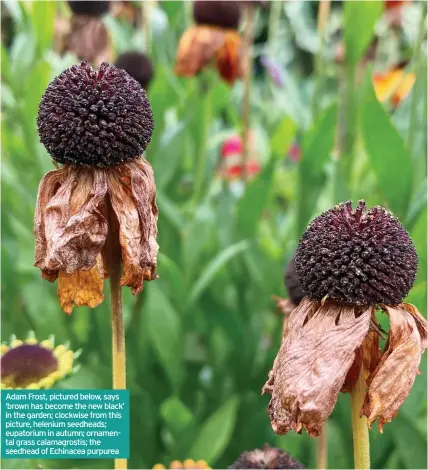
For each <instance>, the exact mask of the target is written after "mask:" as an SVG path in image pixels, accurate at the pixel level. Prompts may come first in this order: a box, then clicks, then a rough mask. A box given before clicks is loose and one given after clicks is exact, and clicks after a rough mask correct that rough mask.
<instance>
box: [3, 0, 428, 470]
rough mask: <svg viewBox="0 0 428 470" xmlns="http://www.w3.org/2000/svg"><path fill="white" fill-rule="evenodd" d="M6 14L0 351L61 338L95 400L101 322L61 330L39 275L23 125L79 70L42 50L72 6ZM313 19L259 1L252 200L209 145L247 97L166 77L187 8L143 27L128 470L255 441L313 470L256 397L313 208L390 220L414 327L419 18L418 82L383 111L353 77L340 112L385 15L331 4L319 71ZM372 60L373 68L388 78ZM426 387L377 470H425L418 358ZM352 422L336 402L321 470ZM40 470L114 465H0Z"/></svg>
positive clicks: (290, 6)
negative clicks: (153, 213)
mask: <svg viewBox="0 0 428 470" xmlns="http://www.w3.org/2000/svg"><path fill="white" fill-rule="evenodd" d="M3 4H4V5H2V9H3V8H4V7H6V8H7V11H8V14H9V15H10V16H11V18H12V26H13V27H12V32H13V38H12V40H11V43H10V45H9V46H8V47H7V48H6V47H5V46H4V45H2V55H1V70H2V84H1V86H2V94H1V98H2V154H3V165H2V194H1V195H2V213H1V214H2V281H3V282H2V300H3V302H2V338H3V339H6V338H7V337H8V336H9V335H10V334H12V333H16V334H17V335H18V336H22V335H24V334H25V333H26V332H27V331H28V330H30V329H33V330H34V331H35V332H36V333H37V335H38V336H39V337H45V336H47V335H49V334H51V333H53V334H55V335H56V337H57V338H58V340H61V341H65V340H70V341H71V342H72V346H73V347H74V348H76V349H77V348H80V347H81V348H83V351H84V352H83V354H82V356H81V362H82V368H81V370H80V371H79V373H78V374H77V375H76V376H74V377H73V378H71V379H69V380H68V381H66V382H64V383H63V384H62V387H65V388H101V387H102V388H109V386H110V384H111V370H110V361H111V357H110V355H111V339H110V338H111V336H110V335H111V330H110V316H109V306H108V302H107V301H105V302H104V303H103V304H102V305H101V306H100V307H99V308H97V309H95V310H89V309H86V308H80V309H76V310H75V311H74V312H73V314H72V315H71V317H68V316H66V315H65V314H63V313H62V312H61V310H60V307H59V305H58V301H57V298H56V286H55V285H51V284H49V283H48V282H47V281H44V280H42V279H41V277H40V273H39V271H38V270H37V269H36V268H34V267H33V262H34V261H33V247H34V240H33V232H32V230H33V227H32V226H33V213H34V207H35V201H36V193H37V187H38V184H39V181H40V179H41V177H42V176H43V174H44V173H45V172H47V171H49V170H50V169H51V168H52V164H51V161H50V158H49V156H48V155H47V153H46V151H45V149H44V148H43V146H42V145H41V144H40V143H39V141H38V135H37V128H36V115H37V107H38V103H39V100H40V97H41V95H42V93H43V91H44V89H45V87H46V85H47V84H48V83H49V81H50V80H51V79H52V78H53V77H54V76H55V75H57V74H58V73H59V72H61V71H62V70H63V69H65V68H66V67H68V66H69V65H71V64H73V63H75V62H76V58H75V57H73V56H71V55H67V56H65V57H62V58H60V57H58V56H57V55H56V54H55V53H54V52H53V49H52V41H53V31H54V21H55V15H56V10H57V8H63V9H66V5H64V4H61V3H55V2H42V1H39V2H32V3H30V2H28V3H19V2H15V1H5V2H3ZM316 7H317V3H316V2H285V3H283V2H272V5H271V7H270V9H268V10H265V11H259V12H258V14H257V25H256V26H257V31H258V34H259V35H262V36H263V35H264V36H265V37H267V40H266V41H265V42H261V43H258V44H257V45H256V48H255V52H256V54H257V55H258V56H259V55H267V56H269V57H270V58H271V59H272V60H274V61H275V62H276V64H277V66H278V67H279V69H280V70H281V74H282V77H283V79H284V84H283V86H278V85H276V84H275V82H274V81H273V80H272V79H271V78H270V76H269V75H268V74H267V73H266V71H265V70H264V69H262V68H261V67H260V66H258V68H257V73H256V76H255V79H254V83H253V88H252V122H253V126H252V127H253V131H254V133H255V135H256V142H257V147H258V149H259V154H260V159H261V162H262V165H263V171H262V172H261V174H260V175H258V177H257V178H256V179H255V180H254V181H252V182H250V183H249V184H248V185H247V187H246V188H244V187H243V186H242V185H241V186H240V185H239V183H236V182H235V183H234V184H229V183H228V182H224V181H221V180H220V179H219V177H218V175H217V168H218V163H219V146H220V144H221V142H222V141H223V140H224V139H225V138H226V137H228V136H230V135H232V134H236V133H239V132H240V130H241V129H240V118H239V114H240V104H241V102H242V84H240V83H237V84H236V85H235V87H234V88H232V89H231V88H229V87H227V86H226V85H225V84H224V83H222V82H220V81H219V79H218V78H217V76H216V74H215V73H213V71H207V72H206V73H204V74H202V75H201V76H200V77H195V78H193V79H188V80H183V79H177V78H176V77H175V76H174V75H173V72H172V69H173V64H174V57H175V51H176V47H177V42H178V39H179V37H180V35H181V33H182V32H183V30H184V28H185V27H186V25H188V24H189V5H188V4H185V3H183V2H168V1H163V2H162V3H161V6H160V7H158V8H156V10H154V13H153V15H152V17H151V26H152V34H153V37H152V51H151V55H152V57H153V60H154V64H155V80H154V82H153V83H152V86H151V88H150V90H149V98H150V101H151V103H152V106H153V110H154V115H155V118H156V129H155V133H154V136H153V141H152V144H151V145H150V147H149V149H148V152H147V158H148V159H149V160H150V162H151V163H152V165H153V167H154V169H155V174H156V178H157V191H158V205H159V244H160V255H159V274H160V279H159V280H158V281H156V282H152V283H147V284H146V285H145V290H144V294H143V296H142V298H141V299H138V298H134V297H132V295H130V293H129V292H128V291H127V290H126V291H125V292H124V295H125V321H126V333H127V354H128V360H127V372H128V387H129V389H130V390H131V400H132V404H131V407H132V408H131V409H132V413H131V458H130V463H129V466H130V468H149V467H151V466H153V465H154V464H155V463H157V462H162V463H164V464H169V462H170V461H171V460H173V459H185V458H193V459H205V460H207V461H208V462H209V463H210V465H212V466H216V467H217V468H222V467H223V468H224V467H227V466H228V465H230V464H231V463H232V462H233V461H234V460H235V459H236V458H237V457H238V455H239V454H240V453H241V452H243V451H245V450H250V449H253V448H257V447H261V446H262V445H263V444H264V443H269V444H270V445H274V446H280V447H283V448H284V449H286V450H287V451H289V452H290V453H291V454H292V455H294V456H295V457H296V458H297V459H299V460H300V461H301V462H303V463H304V464H305V465H306V466H307V467H308V468H313V467H314V466H315V440H314V439H311V438H309V437H308V436H307V435H302V436H299V435H296V434H293V433H289V434H288V435H286V436H282V437H279V436H277V435H275V434H274V433H273V431H272V430H271V427H270V422H269V418H268V415H267V412H266V408H267V404H268V401H269V397H266V396H263V397H262V396H260V391H261V388H262V386H263V384H264V382H265V380H266V379H267V374H268V371H269V370H270V367H271V365H272V362H273V359H274V357H275V355H276V351H277V349H278V346H279V342H280V336H281V328H282V319H281V318H280V317H279V316H278V315H277V314H276V313H275V305H274V302H273V300H272V294H277V295H281V296H285V295H286V292H285V290H284V286H283V269H284V266H285V263H286V261H287V260H289V259H290V258H291V256H292V255H293V252H294V249H295V247H296V244H297V241H298V239H299V237H300V235H301V234H302V231H303V230H304V228H305V226H306V224H307V223H308V222H309V221H310V219H311V218H312V217H313V216H314V215H316V214H318V213H319V212H320V211H321V210H326V209H328V208H330V207H331V206H333V205H334V204H336V203H338V202H340V201H341V200H343V199H348V198H349V199H353V200H354V201H356V200H358V199H363V198H364V199H366V201H367V203H368V206H372V205H376V204H381V205H384V206H386V207H388V208H390V209H391V210H392V211H394V213H395V214H396V215H397V216H399V217H400V219H401V220H402V221H403V223H404V225H405V226H406V228H407V229H408V231H409V232H410V233H411V235H412V237H413V240H414V242H415V244H416V246H417V250H418V253H419V257H420V269H419V273H418V278H417V282H416V284H415V287H414V289H413V290H412V292H411V294H410V296H409V299H408V300H409V301H410V302H414V303H415V304H416V305H417V306H418V308H419V309H420V310H421V311H422V312H424V311H425V307H426V287H427V284H426V280H427V272H426V264H427V259H426V240H427V233H426V230H427V204H426V133H425V130H426V101H427V88H426V77H427V75H426V50H425V49H424V47H423V43H421V42H420V41H419V42H418V40H417V34H415V29H417V28H418V25H419V24H422V23H421V22H420V20H417V18H420V17H421V15H422V6H421V4H418V3H416V2H414V4H413V5H410V6H409V7H408V8H410V11H409V13H408V14H407V15H408V17H409V18H410V19H409V18H407V17H406V18H407V19H408V20H409V21H410V23H409V24H410V26H408V25H407V26H406V24H407V23H405V25H404V26H405V27H404V32H403V33H402V34H403V35H404V36H405V38H404V39H405V41H406V44H407V49H408V50H409V51H410V57H412V60H411V61H410V65H409V68H410V70H413V71H415V72H417V81H416V84H415V86H414V87H413V90H412V92H411V93H410V95H409V96H408V97H407V98H406V99H405V100H404V101H403V102H402V103H401V104H400V106H399V107H398V108H397V109H396V110H392V109H389V108H388V107H385V106H384V105H382V104H380V103H379V102H378V101H377V100H376V97H375V94H374V90H373V87H372V83H371V80H370V71H371V69H367V70H366V72H365V75H364V77H363V79H360V80H355V83H352V84H349V83H345V85H348V87H349V86H351V85H352V86H351V92H352V94H353V96H352V98H353V99H352V100H349V99H347V96H346V93H345V95H343V93H342V92H341V89H342V87H343V83H342V80H343V77H345V81H346V80H349V79H350V78H352V77H353V78H352V79H355V74H354V75H353V74H352V73H351V74H349V73H342V72H343V71H344V70H345V72H346V69H347V68H348V69H349V68H351V70H353V71H354V72H355V69H356V67H357V61H358V59H359V58H361V57H362V56H363V55H364V54H365V51H366V50H367V48H368V46H369V44H370V43H371V41H372V39H373V36H374V33H375V25H376V31H380V33H379V34H378V35H379V41H380V43H381V44H383V43H382V41H388V40H389V37H390V36H389V34H390V30H389V29H388V28H385V27H384V24H383V23H382V21H383V20H382V18H383V16H382V9H383V5H382V2H375V3H373V2H346V5H345V8H344V11H343V10H342V9H341V8H340V7H338V6H337V5H333V10H332V13H331V17H330V23H329V29H328V31H327V33H328V34H327V39H326V44H325V47H324V48H323V49H322V51H323V52H322V54H323V57H317V58H318V59H321V63H322V67H321V68H320V69H319V70H318V69H317V72H316V73H314V72H313V68H312V67H311V64H312V61H313V60H314V55H315V57H316V56H317V54H320V50H321V49H320V44H319V37H318V35H317V31H316ZM409 15H410V16H409ZM406 21H407V20H406ZM105 22H106V24H107V26H108V27H109V30H110V33H111V35H112V40H113V45H114V47H115V49H116V51H118V52H121V51H123V50H126V49H127V48H128V47H129V48H133V49H143V48H144V34H142V32H141V31H132V28H129V25H125V24H123V23H121V22H119V21H118V20H115V19H113V18H112V17H107V18H106V19H105ZM337 25H339V26H337ZM382 25H383V26H382ZM339 27H340V28H342V27H343V28H344V40H345V43H346V48H347V51H348V52H347V56H346V60H345V63H344V64H342V65H341V64H337V63H335V61H334V60H333V58H332V57H333V52H332V50H333V45H332V44H333V42H332V41H333V38H334V37H335V34H336V30H337V29H338V28H339ZM340 28H339V29H340ZM406 28H407V29H406ZM263 31H264V33H263ZM266 31H267V33H266ZM394 53H396V51H395V52H393V53H391V54H392V56H393V55H394ZM376 60H377V61H378V62H379V61H381V60H384V61H385V59H384V58H377V59H376ZM378 62H375V63H374V64H372V66H373V67H374V68H376V67H379V65H385V63H383V64H379V63H378ZM386 63H387V60H386ZM308 64H309V65H308ZM421 64H422V65H421ZM308 70H309V71H308ZM320 79H322V81H320V82H319V84H320V86H315V85H316V83H317V80H320ZM348 91H349V90H348ZM314 93H315V94H314ZM349 96H350V95H349V94H348V98H349ZM314 102H316V103H317V106H316V107H314V108H312V104H313V103H314ZM350 103H351V106H350V107H349V106H348V105H349V104H350ZM347 106H348V107H347ZM313 110H316V113H315V114H313ZM347 113H348V118H349V119H347V118H346V115H347ZM349 113H352V115H351V116H349ZM342 120H343V121H345V129H344V131H345V133H346V135H353V136H354V137H355V138H353V141H352V142H351V145H350V146H348V147H346V148H345V150H343V148H341V145H340V135H339V136H338V132H337V129H338V128H339V129H340V127H341V125H342ZM342 130H343V129H342ZM339 134H340V132H339ZM409 135H410V136H411V139H410V140H409ZM295 139H297V142H300V145H301V149H302V158H301V160H300V161H299V162H293V161H291V160H290V159H287V158H285V155H286V151H287V149H288V148H289V147H290V144H291V143H292V142H293V141H294V140H295ZM338 140H339V143H338ZM342 161H343V162H345V163H346V165H345V166H346V168H341V162H342ZM106 289H108V288H106ZM106 297H107V296H106ZM421 369H422V373H423V375H422V377H419V378H417V379H416V382H415V385H414V388H413V391H412V393H411V395H410V397H409V398H408V400H407V401H406V402H405V403H404V405H403V406H402V408H401V410H400V413H399V415H398V417H397V418H396V419H395V420H394V421H393V422H392V423H391V424H387V425H386V426H385V430H384V434H383V435H380V434H379V433H378V431H377V430H376V429H373V430H372V432H371V442H372V448H371V452H372V463H373V468H426V461H427V452H426V449H427V446H426V440H427V431H426V417H427V401H426V358H425V359H424V361H423V364H422V367H421ZM349 404H350V398H349V396H348V395H342V396H341V397H340V398H339V401H338V403H337V406H336V408H335V410H334V412H333V415H332V417H331V419H330V420H329V429H328V452H329V466H330V468H352V465H353V457H352V455H353V454H352V434H351V424H350V409H349ZM37 464H42V465H43V468H94V467H99V468H105V467H106V466H110V467H111V466H112V462H110V461H96V460H85V461H81V460H75V461H68V460H45V461H22V460H21V461H14V460H8V461H4V462H3V467H4V468H10V467H13V468H36V465H37Z"/></svg>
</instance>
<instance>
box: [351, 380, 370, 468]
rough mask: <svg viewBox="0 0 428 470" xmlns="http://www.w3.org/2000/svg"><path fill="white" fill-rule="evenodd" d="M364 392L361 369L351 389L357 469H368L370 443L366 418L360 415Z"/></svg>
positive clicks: (364, 386) (364, 385)
mask: <svg viewBox="0 0 428 470" xmlns="http://www.w3.org/2000/svg"><path fill="white" fill-rule="evenodd" d="M365 394H366V384H365V380H364V374H363V372H362V371H361V373H360V376H359V377H358V380H357V383H356V384H355V386H354V388H353V389H352V391H351V402H352V435H353V439H354V462H355V468H356V469H357V470H367V469H370V445H369V430H368V426H367V418H366V417H365V416H360V411H361V408H362V406H363V403H364V397H365Z"/></svg>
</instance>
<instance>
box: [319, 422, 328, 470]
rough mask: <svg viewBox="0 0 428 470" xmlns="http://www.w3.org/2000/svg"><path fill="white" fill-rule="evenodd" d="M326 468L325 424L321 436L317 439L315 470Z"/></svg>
mask: <svg viewBox="0 0 428 470" xmlns="http://www.w3.org/2000/svg"><path fill="white" fill-rule="evenodd" d="M326 468H327V422H325V423H324V426H323V427H322V429H321V434H320V435H319V437H318V439H317V469H318V470H325V469H326Z"/></svg>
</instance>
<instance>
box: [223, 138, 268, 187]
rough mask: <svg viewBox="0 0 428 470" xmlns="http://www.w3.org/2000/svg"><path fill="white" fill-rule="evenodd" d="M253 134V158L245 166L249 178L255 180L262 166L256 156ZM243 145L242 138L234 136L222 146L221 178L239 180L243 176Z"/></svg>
mask: <svg viewBox="0 0 428 470" xmlns="http://www.w3.org/2000/svg"><path fill="white" fill-rule="evenodd" d="M253 137H254V136H253V134H251V133H250V134H249V136H248V139H249V145H250V149H251V153H252V154H253V157H251V158H250V159H249V160H248V161H247V162H246V165H245V168H246V173H247V175H248V176H249V178H250V179H251V178H254V177H255V176H257V175H258V174H259V173H260V171H261V165H260V162H259V161H258V159H257V158H256V157H255V156H254V152H253V149H254V138H253ZM242 152H243V145H242V139H241V137H239V136H237V135H233V136H232V137H229V138H228V139H227V140H226V141H225V142H224V143H223V145H222V146H221V151H220V157H221V162H220V177H221V178H223V179H226V180H234V179H239V178H241V177H242V176H243V171H244V165H243V164H242Z"/></svg>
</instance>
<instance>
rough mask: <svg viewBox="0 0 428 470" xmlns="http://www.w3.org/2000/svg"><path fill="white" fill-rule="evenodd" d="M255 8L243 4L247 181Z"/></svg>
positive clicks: (244, 142) (244, 140)
mask: <svg viewBox="0 0 428 470" xmlns="http://www.w3.org/2000/svg"><path fill="white" fill-rule="evenodd" d="M254 16H255V7H254V5H252V4H251V3H246V4H245V19H246V21H245V31H244V41H243V42H244V48H243V57H244V60H245V62H246V63H245V66H244V77H243V78H244V97H243V102H242V176H243V180H244V181H247V179H248V174H247V167H248V165H247V163H248V160H249V156H250V145H249V132H250V126H251V122H250V121H251V103H250V98H251V76H252V72H253V36H254Z"/></svg>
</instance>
